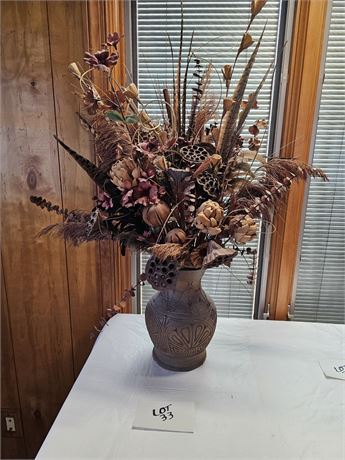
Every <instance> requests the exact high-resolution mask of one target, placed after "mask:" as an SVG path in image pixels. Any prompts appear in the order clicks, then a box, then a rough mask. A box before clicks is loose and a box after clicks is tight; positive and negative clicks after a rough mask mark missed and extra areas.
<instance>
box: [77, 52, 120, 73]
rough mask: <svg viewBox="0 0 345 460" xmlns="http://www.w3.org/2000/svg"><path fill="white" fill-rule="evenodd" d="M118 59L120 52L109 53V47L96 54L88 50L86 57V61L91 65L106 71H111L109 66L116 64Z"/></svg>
mask: <svg viewBox="0 0 345 460" xmlns="http://www.w3.org/2000/svg"><path fill="white" fill-rule="evenodd" d="M118 59H119V54H118V53H117V52H116V53H111V54H109V50H107V49H103V50H100V51H96V52H95V53H94V54H92V53H89V52H88V51H86V52H85V57H84V61H85V62H86V63H87V64H89V66H90V67H93V68H95V69H99V70H103V71H106V72H109V67H112V66H113V65H115V64H116V63H117V61H118Z"/></svg>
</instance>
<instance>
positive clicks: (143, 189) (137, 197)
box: [121, 178, 160, 208]
mask: <svg viewBox="0 0 345 460" xmlns="http://www.w3.org/2000/svg"><path fill="white" fill-rule="evenodd" d="M159 191H160V190H159V189H158V187H157V185H155V184H152V183H151V182H150V181H149V180H147V179H144V178H139V183H138V185H136V186H135V187H133V188H131V189H130V190H127V191H126V192H125V193H124V194H123V196H122V199H121V204H122V205H123V206H125V207H126V208H129V207H131V206H133V205H135V204H141V205H143V206H148V205H150V204H156V203H158V201H159V199H158V193H159Z"/></svg>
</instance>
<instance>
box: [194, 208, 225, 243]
mask: <svg viewBox="0 0 345 460" xmlns="http://www.w3.org/2000/svg"><path fill="white" fill-rule="evenodd" d="M223 217H224V212H223V208H222V207H221V206H220V205H219V204H218V203H216V202H215V201H211V200H207V201H205V202H204V203H202V205H201V206H200V207H199V209H198V210H197V212H196V218H195V219H194V225H195V226H196V228H198V229H199V230H201V232H202V233H208V234H209V235H212V236H213V235H218V234H219V233H220V232H221V231H222V229H221V228H220V224H221V222H222V220H223Z"/></svg>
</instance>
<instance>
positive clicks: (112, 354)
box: [37, 315, 345, 460]
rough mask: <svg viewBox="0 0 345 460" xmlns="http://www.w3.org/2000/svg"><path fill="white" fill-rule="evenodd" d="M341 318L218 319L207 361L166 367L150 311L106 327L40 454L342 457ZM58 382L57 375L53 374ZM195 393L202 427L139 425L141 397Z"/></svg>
mask: <svg viewBox="0 0 345 460" xmlns="http://www.w3.org/2000/svg"><path fill="white" fill-rule="evenodd" d="M344 337H345V327H344V326H342V325H331V324H313V323H293V322H273V321H251V320H241V319H223V318H220V319H219V320H218V325H217V329H216V333H215V336H214V338H213V339H212V342H211V344H210V345H209V347H208V349H207V359H206V361H205V363H204V365H203V366H202V367H200V368H199V369H196V370H194V371H191V372H187V373H176V372H171V371H166V370H163V369H161V368H160V367H159V366H158V365H157V364H156V363H155V362H154V361H153V360H152V357H151V350H152V344H151V342H150V339H149V337H148V334H147V332H146V329H145V324H144V318H143V317H142V316H138V315H117V316H115V317H114V318H112V320H111V321H110V322H109V326H106V327H105V329H104V330H103V331H102V333H101V334H100V336H99V337H98V340H97V342H96V344H95V346H94V349H93V351H92V353H91V355H90V357H89V359H88V360H87V362H86V364H85V366H84V368H83V370H82V372H81V374H80V375H79V377H78V379H77V381H76V382H75V384H74V386H73V389H72V391H71V392H70V394H69V396H68V398H67V400H66V401H65V403H64V405H63V407H62V409H61V411H60V413H59V415H58V417H57V419H56V421H55V423H54V425H53V427H52V428H51V430H50V432H49V434H48V436H47V438H46V440H45V442H44V444H43V446H42V448H41V450H40V452H39V454H38V457H37V458H38V459H76V458H79V459H85V458H95V459H161V460H163V459H208V460H212V459H223V458H226V459H263V460H267V459H274V460H280V459H293V460H295V459H311V460H317V459H325V460H333V459H344V458H345V451H344V436H345V423H344V420H345V418H344V400H345V393H344V392H345V381H343V380H335V379H329V378H326V377H325V376H324V374H323V372H322V370H321V368H320V366H319V364H318V361H319V360H323V359H328V358H339V357H340V356H342V354H343V353H344ZM52 385H54V382H52ZM165 397H167V399H169V398H171V400H174V401H194V402H195V404H196V420H195V432H194V433H193V434H188V433H170V432H157V431H141V430H133V429H131V427H132V423H133V420H134V417H135V413H136V407H137V404H138V402H140V401H146V400H147V401H149V400H152V401H156V400H157V399H160V398H162V399H164V398H165Z"/></svg>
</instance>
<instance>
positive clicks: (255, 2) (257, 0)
mask: <svg viewBox="0 0 345 460" xmlns="http://www.w3.org/2000/svg"><path fill="white" fill-rule="evenodd" d="M266 2H267V0H252V4H251V13H252V18H253V19H254V18H255V16H257V15H258V14H259V13H260V11H261V10H262V8H263V7H264V6H265V4H266Z"/></svg>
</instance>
